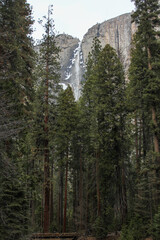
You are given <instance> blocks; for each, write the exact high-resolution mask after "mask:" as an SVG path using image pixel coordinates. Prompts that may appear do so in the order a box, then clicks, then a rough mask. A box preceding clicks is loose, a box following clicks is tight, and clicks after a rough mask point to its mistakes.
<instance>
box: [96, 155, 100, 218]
mask: <svg viewBox="0 0 160 240" xmlns="http://www.w3.org/2000/svg"><path fill="white" fill-rule="evenodd" d="M98 160H99V156H98V153H97V151H96V187H97V216H100V211H101V202H100V190H99V163H98Z"/></svg>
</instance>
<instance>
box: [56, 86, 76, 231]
mask: <svg viewBox="0 0 160 240" xmlns="http://www.w3.org/2000/svg"><path fill="white" fill-rule="evenodd" d="M57 114H58V115H57V131H56V145H57V149H56V152H57V156H58V161H59V163H58V165H59V171H60V176H61V173H62V172H64V170H63V169H65V184H64V212H63V232H66V226H67V202H68V201H67V199H68V175H69V172H70V171H69V170H70V169H69V166H70V164H71V162H72V161H73V152H72V151H73V150H72V145H73V137H74V135H75V129H76V123H77V106H76V103H75V99H74V96H73V92H72V89H71V87H70V86H68V88H67V89H66V90H64V91H62V92H61V93H60V96H59V98H58V108H57ZM61 181H62V185H61V188H63V180H62V179H61ZM60 192H62V193H61V197H62V195H63V189H60ZM60 211H62V205H61V209H60Z"/></svg>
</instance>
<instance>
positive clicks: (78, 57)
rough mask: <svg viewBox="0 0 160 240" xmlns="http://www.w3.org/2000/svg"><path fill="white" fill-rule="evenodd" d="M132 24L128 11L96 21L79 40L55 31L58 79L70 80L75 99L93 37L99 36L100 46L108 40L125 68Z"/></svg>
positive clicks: (78, 94)
mask: <svg viewBox="0 0 160 240" xmlns="http://www.w3.org/2000/svg"><path fill="white" fill-rule="evenodd" d="M134 32H135V25H134V24H132V23H131V13H127V14H123V15H121V16H118V17H116V18H113V19H110V20H108V21H105V22H103V23H101V24H96V25H94V26H93V27H91V28H90V29H89V30H88V32H87V33H86V34H85V35H84V37H83V40H82V42H80V41H79V39H77V38H73V37H71V36H69V35H66V34H61V35H58V36H57V37H56V38H57V40H56V41H57V44H58V46H60V48H61V53H60V58H61V82H62V84H63V86H64V87H65V86H67V84H70V85H71V86H72V88H73V90H74V94H75V97H76V99H78V98H79V96H80V88H81V81H82V78H83V73H84V70H85V64H84V63H85V62H86V60H87V56H88V53H89V51H90V50H91V46H92V41H93V38H94V37H98V39H99V40H100V42H101V44H102V47H104V46H105V45H106V44H110V45H111V46H112V47H113V48H114V49H115V50H116V51H117V53H118V54H119V56H120V58H121V60H122V62H123V65H124V69H125V72H127V70H128V67H129V62H130V48H131V39H132V35H133V33H134Z"/></svg>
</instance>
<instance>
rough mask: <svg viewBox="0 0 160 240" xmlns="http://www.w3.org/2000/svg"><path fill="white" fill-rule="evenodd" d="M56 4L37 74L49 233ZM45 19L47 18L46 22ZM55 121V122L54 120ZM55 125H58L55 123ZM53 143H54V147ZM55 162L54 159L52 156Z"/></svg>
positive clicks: (56, 65)
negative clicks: (54, 18)
mask: <svg viewBox="0 0 160 240" xmlns="http://www.w3.org/2000/svg"><path fill="white" fill-rule="evenodd" d="M51 15H52V6H50V7H49V9H48V16H47V18H46V17H45V20H46V22H45V24H44V29H45V34H44V36H43V39H42V41H41V43H40V46H39V48H40V54H39V58H38V66H37V72H38V73H37V76H38V81H37V83H38V88H39V94H40V96H39V98H40V102H38V104H40V105H39V107H40V108H41V109H42V110H41V112H42V115H41V116H42V117H43V120H42V119H41V118H40V119H41V121H42V122H41V123H42V126H43V128H42V129H41V130H40V131H42V135H41V140H42V142H41V144H42V145H41V147H42V149H43V154H44V214H43V231H44V232H48V231H49V226H50V191H51V189H50V169H51V168H50V161H51V160H50V154H51V148H53V141H52V143H51V141H50V140H51V139H50V137H51V134H50V131H51V129H52V126H53V124H54V118H55V116H54V114H55V106H56V101H57V100H56V99H57V96H58V91H59V89H60V86H59V68H60V65H59V62H58V59H59V55H58V54H59V48H57V46H56V43H55V33H54V21H53V19H52V17H51ZM42 22H43V21H42ZM38 115H39V113H38ZM51 121H52V123H51V124H52V125H51V124H50V122H51ZM53 128H54V126H53ZM51 145H52V146H51ZM52 161H53V158H52Z"/></svg>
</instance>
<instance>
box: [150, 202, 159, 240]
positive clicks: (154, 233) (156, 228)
mask: <svg viewBox="0 0 160 240" xmlns="http://www.w3.org/2000/svg"><path fill="white" fill-rule="evenodd" d="M151 234H152V236H153V239H154V240H158V239H159V236H160V207H159V208H158V211H157V213H156V214H155V215H154V218H153V223H152V230H151Z"/></svg>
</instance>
